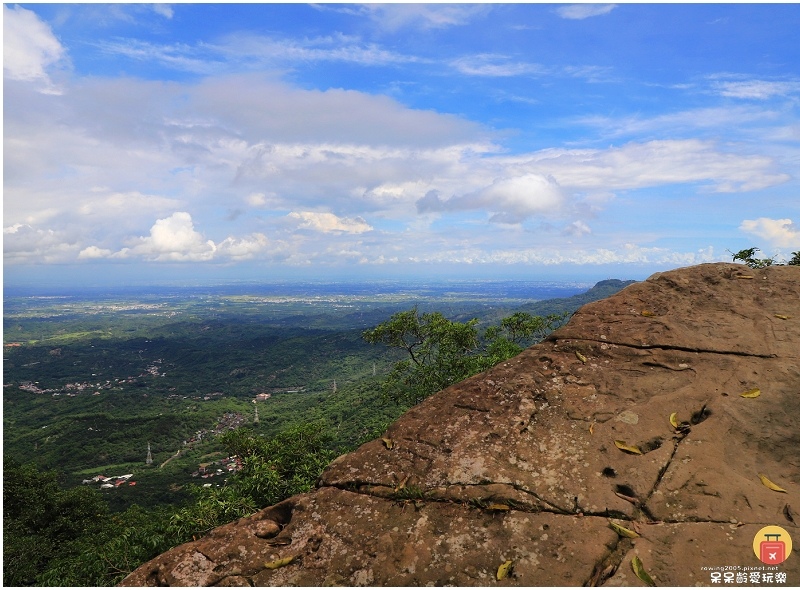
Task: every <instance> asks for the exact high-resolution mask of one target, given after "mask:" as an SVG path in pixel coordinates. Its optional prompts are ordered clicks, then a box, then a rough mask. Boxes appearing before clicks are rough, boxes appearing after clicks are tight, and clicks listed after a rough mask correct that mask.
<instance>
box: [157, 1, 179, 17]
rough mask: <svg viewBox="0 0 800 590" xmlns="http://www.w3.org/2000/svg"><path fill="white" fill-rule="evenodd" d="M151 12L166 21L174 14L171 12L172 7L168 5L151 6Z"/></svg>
mask: <svg viewBox="0 0 800 590" xmlns="http://www.w3.org/2000/svg"><path fill="white" fill-rule="evenodd" d="M153 12H155V13H156V14H160V15H161V16H163V17H164V18H166V19H171V18H172V17H173V15H174V14H175V11H173V10H172V6H170V5H169V4H153Z"/></svg>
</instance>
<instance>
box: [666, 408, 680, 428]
mask: <svg viewBox="0 0 800 590" xmlns="http://www.w3.org/2000/svg"><path fill="white" fill-rule="evenodd" d="M669 423H670V424H672V427H673V428H677V427H678V426H680V422H678V412H672V414H670V415H669Z"/></svg>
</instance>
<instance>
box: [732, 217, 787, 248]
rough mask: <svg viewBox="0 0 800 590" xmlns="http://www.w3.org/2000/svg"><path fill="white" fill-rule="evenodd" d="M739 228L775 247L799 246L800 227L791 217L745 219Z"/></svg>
mask: <svg viewBox="0 0 800 590" xmlns="http://www.w3.org/2000/svg"><path fill="white" fill-rule="evenodd" d="M739 229H740V230H742V231H744V232H746V233H748V234H752V235H754V236H757V237H759V238H761V239H763V240H766V241H767V242H768V243H769V245H770V246H774V247H776V248H800V227H798V226H797V225H796V224H795V223H793V222H792V220H791V219H770V218H768V217H759V218H758V219H745V220H744V221H742V224H741V225H740V226H739Z"/></svg>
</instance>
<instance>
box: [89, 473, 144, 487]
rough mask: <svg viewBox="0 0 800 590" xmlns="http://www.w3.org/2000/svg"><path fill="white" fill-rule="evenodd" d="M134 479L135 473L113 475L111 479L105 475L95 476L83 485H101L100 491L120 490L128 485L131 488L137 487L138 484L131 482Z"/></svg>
mask: <svg viewBox="0 0 800 590" xmlns="http://www.w3.org/2000/svg"><path fill="white" fill-rule="evenodd" d="M132 477H133V473H128V474H126V475H112V476H110V477H106V476H105V475H95V476H94V477H92V478H90V479H84V480H83V483H84V484H89V483H99V484H100V489H103V490H110V489H112V488H118V487H121V486H124V485H125V484H126V483H127V484H128V485H129V486H135V485H136V482H135V481H131V478H132Z"/></svg>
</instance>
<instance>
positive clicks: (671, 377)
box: [123, 264, 800, 586]
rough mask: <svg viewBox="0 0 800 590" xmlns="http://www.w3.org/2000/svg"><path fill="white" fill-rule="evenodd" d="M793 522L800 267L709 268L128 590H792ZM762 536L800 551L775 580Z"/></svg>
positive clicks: (795, 563)
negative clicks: (159, 589) (748, 589)
mask: <svg viewBox="0 0 800 590" xmlns="http://www.w3.org/2000/svg"><path fill="white" fill-rule="evenodd" d="M755 389H758V390H759V392H760V395H758V397H742V395H741V394H742V393H746V392H750V391H752V390H755ZM750 395H751V396H752V395H755V394H754V393H751V394H750ZM673 413H674V414H675V416H674V417H673V423H671V422H670V417H671V415H672V414H673ZM675 425H677V427H676V426H675ZM615 441H616V442H615ZM619 445H623V447H629V449H628V450H627V451H626V450H625V449H624V448H622V449H621V448H619ZM636 451H638V453H637V452H636ZM759 474H763V475H765V476H766V477H768V478H769V480H771V481H772V482H774V483H775V484H777V486H779V487H781V488H783V489H784V490H786V491H785V492H780V491H775V490H773V489H770V488H768V487H767V486H765V485H764V483H762V481H761V479H760V477H759ZM798 512H800V267H771V268H766V269H762V270H751V269H749V268H747V267H745V266H741V265H734V264H706V265H700V266H696V267H690V268H683V269H678V270H675V271H670V272H664V273H659V274H656V275H654V276H652V277H650V278H649V279H648V280H647V281H644V282H641V283H636V284H634V285H631V286H629V287H627V288H626V289H624V290H623V291H621V292H620V293H618V294H616V295H614V296H612V297H610V298H608V299H605V300H602V301H599V302H596V303H591V304H588V305H585V306H584V307H582V308H581V309H580V310H579V311H578V312H577V313H576V314H575V316H574V317H573V318H572V320H571V321H570V322H569V324H568V325H567V326H565V327H563V328H561V329H560V330H558V331H557V332H556V333H555V334H553V335H552V336H551V337H550V338H548V339H547V340H546V341H545V342H543V343H541V344H538V345H536V346H533V347H531V348H530V349H528V350H526V351H525V352H523V353H522V354H521V355H519V356H518V357H516V358H514V359H511V360H509V361H507V362H505V363H502V364H500V365H498V366H497V367H495V368H493V369H492V370H490V371H488V372H486V373H483V374H481V375H477V376H475V377H473V378H471V379H468V380H466V381H464V382H462V383H459V384H457V385H454V386H452V387H450V388H448V389H446V390H444V391H442V392H440V393H438V394H437V395H434V396H432V397H430V398H429V399H427V400H426V401H424V402H423V403H421V404H419V405H418V406H416V407H414V408H412V409H411V410H410V411H408V412H407V413H406V414H405V415H403V416H402V417H401V418H400V419H399V420H398V421H397V422H395V423H394V424H393V425H392V426H391V427H390V428H389V430H388V431H387V432H386V434H385V437H384V439H382V440H375V441H372V442H369V443H367V444H365V445H363V446H362V447H361V448H359V449H358V450H357V451H355V452H353V453H350V454H348V455H344V456H342V457H340V458H338V459H337V460H336V461H334V462H333V463H332V464H331V465H330V466H329V467H328V468H327V469H326V471H325V472H324V473H323V475H322V477H321V480H320V482H319V487H318V489H316V490H314V491H312V492H310V493H308V494H304V495H300V496H295V497H292V498H290V499H288V500H286V501H284V502H282V503H280V504H278V505H276V506H273V507H271V508H267V509H265V510H262V511H260V512H259V513H257V514H255V515H253V516H251V517H248V518H244V519H241V520H239V521H237V522H234V523H231V524H228V525H226V526H223V527H220V528H218V529H216V530H214V531H213V532H211V533H210V534H209V535H208V536H206V537H204V538H203V539H200V540H199V541H196V542H193V543H189V544H186V545H182V546H180V547H176V548H175V549H172V550H171V551H169V552H167V553H165V554H164V555H162V556H160V557H158V558H157V559H155V560H153V561H151V562H149V563H147V564H145V565H143V566H141V567H140V568H139V569H138V570H136V571H135V572H133V573H132V574H131V575H130V576H128V577H127V578H126V579H125V581H124V583H123V584H124V585H220V586H237V585H241V586H244V585H258V586H268V585H301V586H318V585H348V586H355V585H369V586H384V585H389V586H408V585H415V586H416V585H459V586H467V585H479V586H489V585H522V586H549V585H556V586H559V585H570V586H578V585H601V584H602V585H606V586H619V585H644V582H643V581H642V580H641V579H640V578H639V577H637V576H636V575H635V574H634V572H633V569H632V567H631V562H632V560H633V559H634V557H637V556H638V558H639V559H640V560H641V563H642V566H643V568H644V570H646V572H647V573H648V574H649V576H650V577H651V578H652V580H653V581H654V582H655V583H656V584H657V585H667V586H694V585H711V581H712V580H711V577H710V572H711V571H712V570H714V571H721V568H722V567H725V566H734V567H735V566H739V567H741V568H746V567H755V568H756V569H762V570H764V571H770V572H782V573H783V574H785V575H786V578H785V580H786V581H785V582H783V583H780V584H779V585H789V586H793V585H797V584H799V583H800V556H798V554H800V528H798V524H800V516H798ZM611 522H613V523H615V524H617V525H620V526H621V527H624V528H623V529H616V530H615V529H614V528H612V526H611V524H610V523H611ZM766 525H779V526H781V527H783V528H784V529H786V531H788V532H789V534H790V535H791V536H792V537H793V538H794V540H795V543H796V544H797V545H798V548H797V550H796V551H794V552H793V553H792V554H791V555H790V556H789V558H788V559H787V560H786V561H785V562H784V563H782V564H780V565H779V566H775V568H774V569H772V570H768V568H767V566H765V565H764V564H763V563H761V562H760V561H759V560H758V558H757V557H756V555H755V553H754V549H753V543H754V538H755V537H756V534H757V533H758V531H759V530H760V529H761V528H762V527H764V526H766ZM626 530H627V531H632V534H633V535H638V536H636V537H635V538H631V537H629V536H626V535H627V533H626V532H625V531H626ZM287 562H288V563H287ZM509 562H510V563H509ZM503 564H506V567H505V568H501V569H500V572H499V575H498V569H499V568H500V566H501V565H503ZM504 571H505V572H507V574H506V575H503V574H504ZM498 578H502V579H499V580H498ZM780 579H781V578H780V577H779V576H778V577H777V578H775V577H773V581H775V580H780ZM736 583H738V584H739V585H742V581H741V579H739V581H738V582H734V583H733V585H735V584H736ZM748 583H752V579H748ZM762 584H763V582H759V583H758V584H756V585H762ZM714 585H730V584H722V583H720V584H714ZM767 585H769V584H767Z"/></svg>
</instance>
